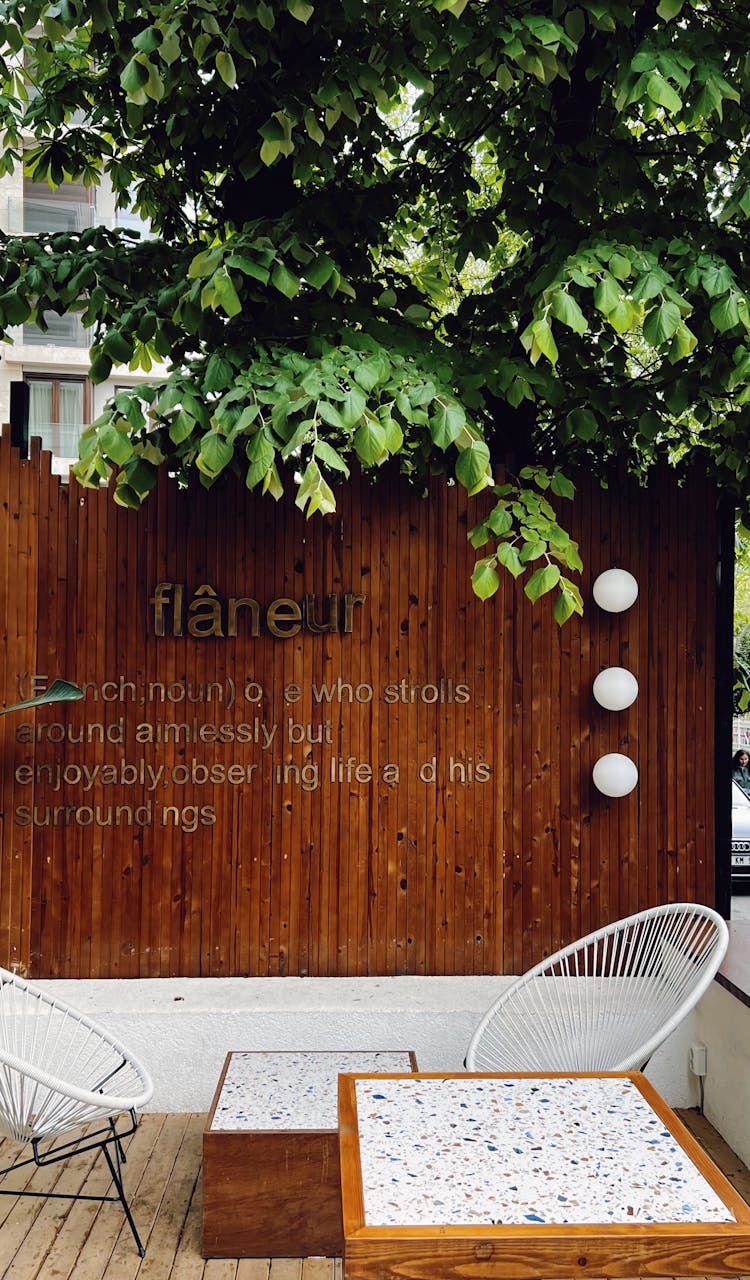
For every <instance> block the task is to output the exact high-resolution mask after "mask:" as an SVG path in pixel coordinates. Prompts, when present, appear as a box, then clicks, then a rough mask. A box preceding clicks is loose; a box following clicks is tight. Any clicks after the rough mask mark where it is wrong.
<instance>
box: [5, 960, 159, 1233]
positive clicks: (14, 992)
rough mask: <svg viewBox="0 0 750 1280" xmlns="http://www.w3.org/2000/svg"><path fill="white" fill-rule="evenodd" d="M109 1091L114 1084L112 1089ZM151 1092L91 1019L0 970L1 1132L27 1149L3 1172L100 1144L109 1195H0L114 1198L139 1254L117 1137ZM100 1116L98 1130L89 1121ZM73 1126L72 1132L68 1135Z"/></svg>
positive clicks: (129, 1130) (132, 1061) (144, 1076)
mask: <svg viewBox="0 0 750 1280" xmlns="http://www.w3.org/2000/svg"><path fill="white" fill-rule="evenodd" d="M114 1090H117V1092H116V1093H115V1092H114ZM152 1093H153V1084H152V1081H151V1078H150V1076H149V1074H148V1071H147V1070H146V1068H145V1067H144V1066H143V1064H142V1063H141V1062H139V1061H138V1059H137V1058H135V1057H134V1056H133V1054H131V1053H130V1052H129V1051H128V1050H127V1049H126V1048H125V1047H124V1045H122V1044H121V1043H120V1041H119V1040H116V1039H115V1038H114V1037H113V1036H111V1035H109V1033H108V1032H107V1031H105V1030H104V1028H103V1027H101V1026H100V1025H99V1024H98V1023H97V1022H95V1021H94V1020H93V1019H91V1018H89V1017H87V1016H86V1015H85V1014H83V1013H80V1012H79V1011H78V1010H75V1009H73V1008H72V1007H71V1006H70V1005H67V1004H65V1003H64V1002H63V1001H61V1000H58V999H57V998H55V997H53V996H50V995H48V994H47V993H46V992H44V991H42V990H41V989H40V988H39V987H36V986H34V985H33V984H32V983H30V982H27V981H26V980H25V979H23V978H21V977H19V976H18V975H17V974H14V973H10V972H8V970H6V969H2V968H0V1133H3V1134H5V1135H6V1136H7V1137H8V1138H10V1139H11V1140H13V1141H15V1142H20V1143H23V1144H24V1145H26V1146H27V1145H30V1146H31V1151H32V1154H31V1155H30V1156H26V1157H25V1158H20V1159H16V1160H14V1161H13V1162H12V1163H11V1164H9V1165H7V1166H6V1167H5V1168H2V1169H0V1178H4V1177H5V1176H7V1175H8V1174H10V1173H13V1172H14V1171H15V1170H17V1169H22V1168H25V1167H27V1166H29V1165H36V1166H38V1167H44V1166H46V1165H51V1164H56V1163H58V1162H59V1161H62V1160H67V1159H69V1158H70V1157H72V1156H76V1155H82V1154H83V1153H84V1152H86V1151H92V1150H101V1151H102V1152H103V1153H104V1158H105V1160H106V1162H107V1166H108V1168H109V1171H110V1174H111V1177H112V1183H113V1186H114V1190H115V1194H114V1195H109V1194H106V1195H93V1194H92V1195H89V1194H86V1193H85V1192H75V1193H66V1192H55V1191H51V1192H46V1191H34V1190H28V1189H23V1188H22V1189H20V1190H15V1189H12V1188H10V1187H0V1195H12V1196H34V1197H39V1198H45V1199H47V1198H50V1199H69V1200H96V1201H100V1202H103V1203H111V1202H119V1203H120V1205H121V1206H122V1209H123V1211H124V1213H125V1217H126V1220H127V1222H128V1225H129V1227H130V1230H131V1231H132V1234H133V1239H134V1240H135V1244H136V1247H137V1249H138V1252H139V1254H140V1255H141V1257H143V1256H144V1254H145V1248H144V1246H143V1243H142V1241H141V1238H140V1236H139V1234H138V1231H137V1229H136V1225H135V1222H134V1220H133V1215H132V1212H131V1209H130V1206H129V1204H128V1200H127V1197H126V1195H125V1190H124V1186H123V1178H122V1166H123V1164H125V1149H124V1147H123V1139H125V1138H128V1137H130V1135H131V1134H133V1133H134V1132H135V1130H136V1128H137V1125H138V1115H137V1111H138V1108H140V1107H142V1106H144V1105H145V1104H146V1103H147V1102H148V1100H149V1099H150V1097H151V1095H152ZM101 1120H104V1121H105V1123H104V1124H103V1125H100V1126H99V1127H98V1128H92V1127H91V1126H92V1123H95V1122H98V1121H101ZM77 1130H80V1132H79V1133H78V1135H77V1136H75V1137H72V1138H70V1137H68V1135H69V1134H71V1133H75V1132H76V1131H77Z"/></svg>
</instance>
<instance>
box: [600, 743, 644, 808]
mask: <svg viewBox="0 0 750 1280" xmlns="http://www.w3.org/2000/svg"><path fill="white" fill-rule="evenodd" d="M593 777H594V786H595V787H596V788H597V790H598V791H601V793H602V795H605V796H615V797H617V796H626V795H628V794H629V792H631V791H632V790H633V787H634V786H635V784H636V783H637V781H638V770H637V768H636V766H635V765H634V764H633V761H632V760H631V759H630V758H629V756H623V755H621V754H620V752H619V751H612V752H610V754H609V755H607V756H600V757H599V759H598V760H597V762H596V764H595V765H594V771H593Z"/></svg>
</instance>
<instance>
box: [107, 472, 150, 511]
mask: <svg viewBox="0 0 750 1280" xmlns="http://www.w3.org/2000/svg"><path fill="white" fill-rule="evenodd" d="M113 497H114V500H115V502H116V503H117V505H118V507H129V508H130V509H131V510H133V511H138V510H139V509H140V506H141V503H142V501H143V500H142V498H141V495H140V493H138V491H137V490H136V489H133V488H132V486H131V485H129V484H128V483H127V481H125V480H123V478H122V476H121V475H120V476H118V477H117V484H116V485H115V488H114V494H113Z"/></svg>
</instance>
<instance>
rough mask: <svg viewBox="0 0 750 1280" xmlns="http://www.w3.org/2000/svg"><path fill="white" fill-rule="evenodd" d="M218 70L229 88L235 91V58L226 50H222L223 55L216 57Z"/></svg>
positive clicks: (219, 54)
mask: <svg viewBox="0 0 750 1280" xmlns="http://www.w3.org/2000/svg"><path fill="white" fill-rule="evenodd" d="M216 70H217V71H218V73H219V75H220V76H221V78H222V80H223V81H224V84H225V85H226V86H227V88H228V89H233V88H234V86H235V85H236V83H237V69H236V67H235V65H234V58H233V57H232V55H231V53H228V52H227V50H226V49H222V51H221V53H217V55H216Z"/></svg>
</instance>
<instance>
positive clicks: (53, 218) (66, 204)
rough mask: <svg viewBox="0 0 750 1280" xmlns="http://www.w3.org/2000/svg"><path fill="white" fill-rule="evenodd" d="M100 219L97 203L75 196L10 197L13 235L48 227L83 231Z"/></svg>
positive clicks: (29, 233) (9, 223) (34, 232)
mask: <svg viewBox="0 0 750 1280" xmlns="http://www.w3.org/2000/svg"><path fill="white" fill-rule="evenodd" d="M95 222H96V205H95V204H93V203H82V202H79V201H73V200H60V199H58V198H57V197H55V198H54V199H52V200H34V199H32V198H30V197H28V196H25V197H24V198H23V199H22V198H21V197H19V196H10V197H9V198H8V231H9V233H10V234H11V235H38V234H40V233H41V232H45V231H51V232H53V231H83V230H84V228H85V227H93V226H94V224H95Z"/></svg>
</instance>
